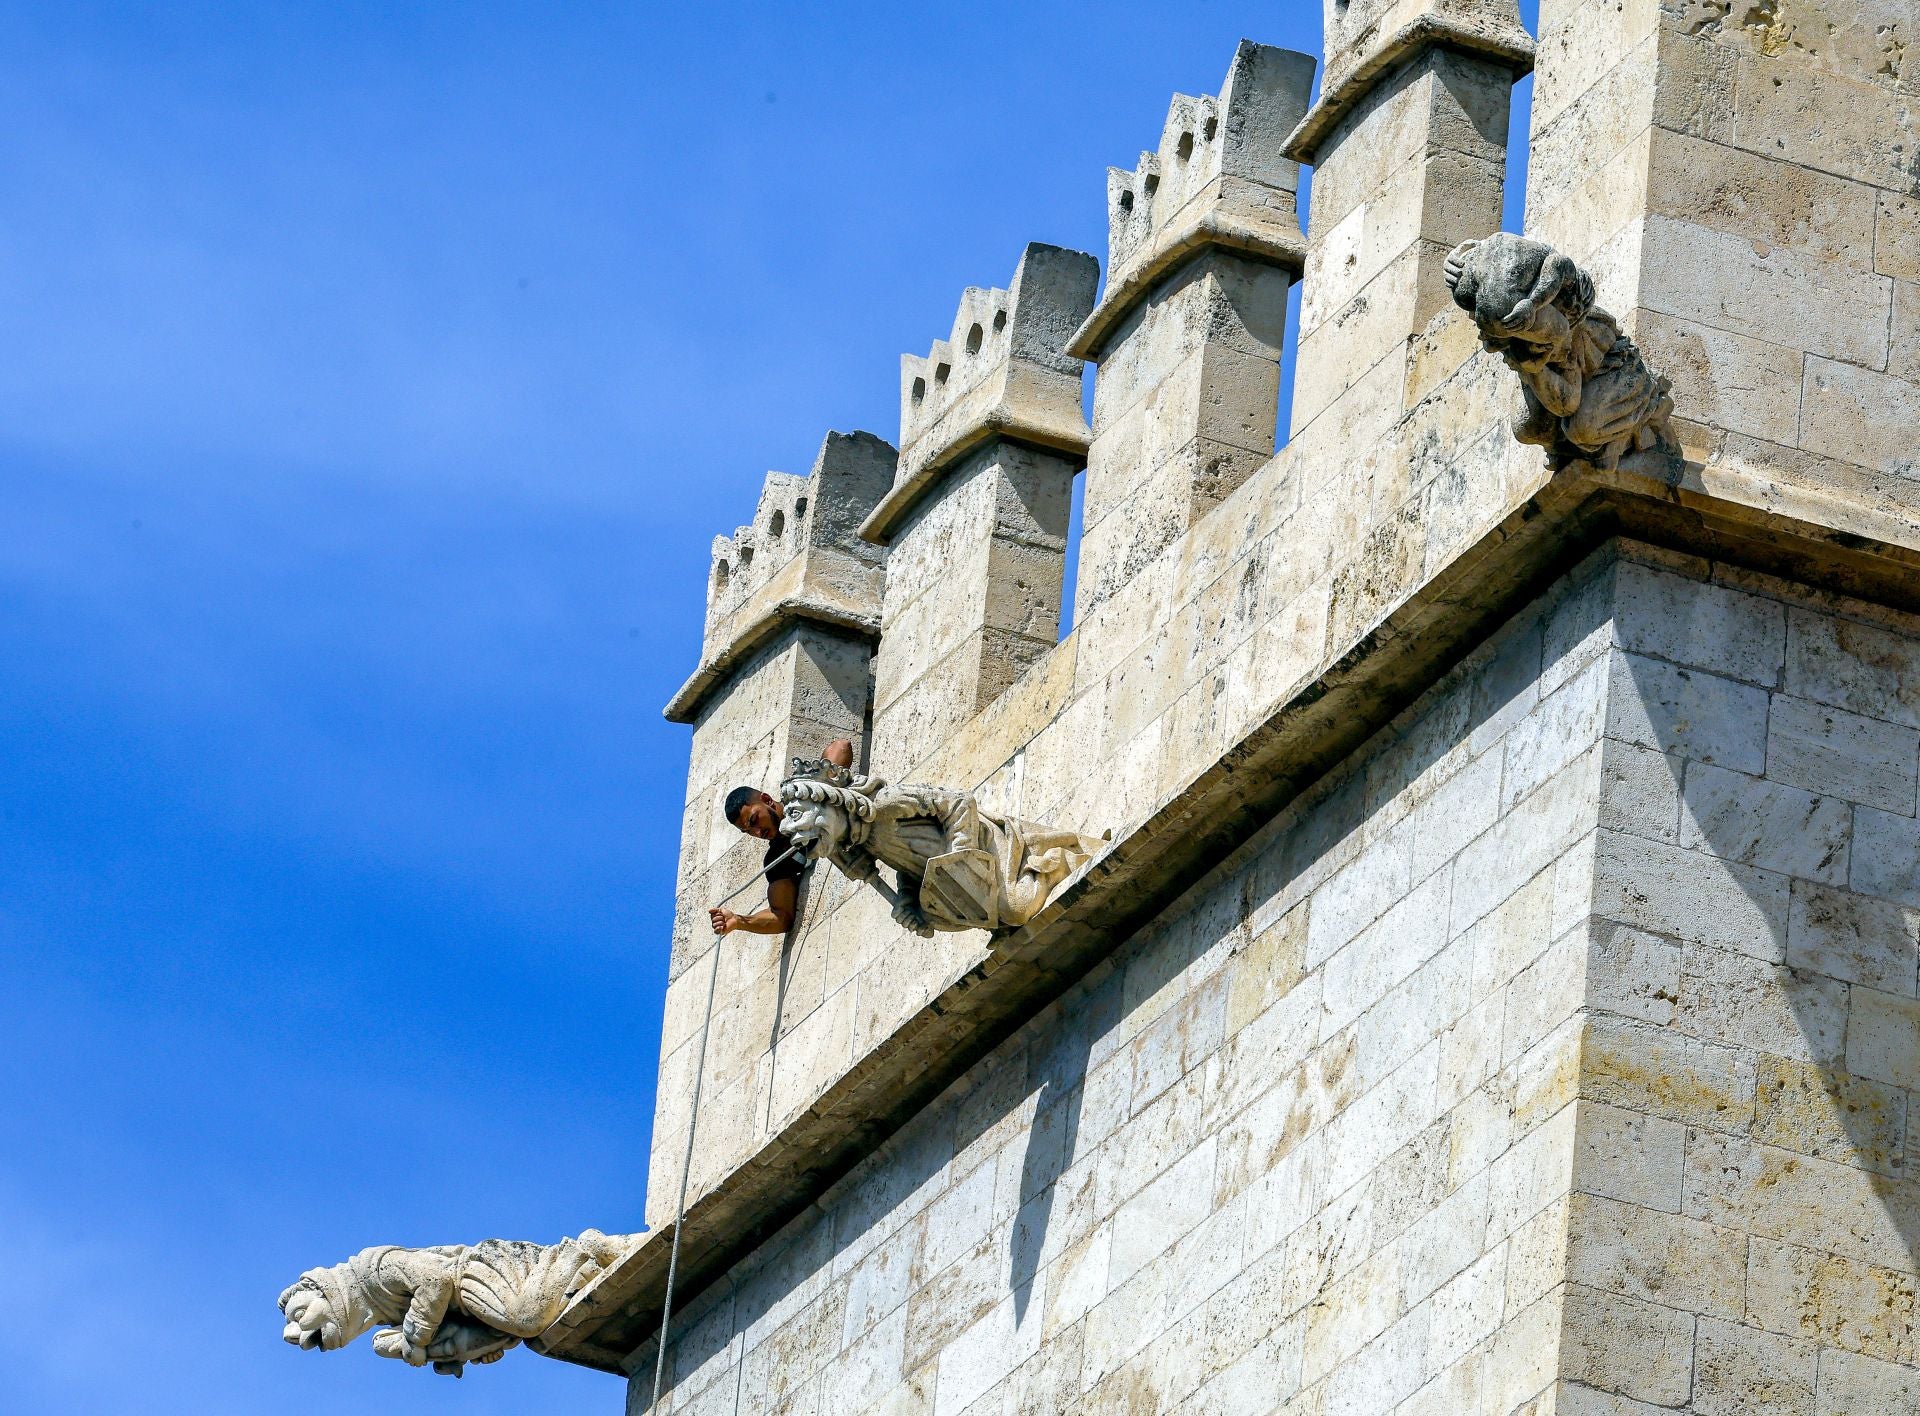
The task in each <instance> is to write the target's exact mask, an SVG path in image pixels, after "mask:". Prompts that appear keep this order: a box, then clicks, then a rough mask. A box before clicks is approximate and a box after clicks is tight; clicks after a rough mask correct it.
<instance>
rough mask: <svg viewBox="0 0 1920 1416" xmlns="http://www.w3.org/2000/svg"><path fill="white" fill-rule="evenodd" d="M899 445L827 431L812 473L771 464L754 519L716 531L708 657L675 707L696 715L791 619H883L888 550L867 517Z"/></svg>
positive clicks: (868, 626) (872, 626) (867, 622)
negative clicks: (872, 539)
mask: <svg viewBox="0 0 1920 1416" xmlns="http://www.w3.org/2000/svg"><path fill="white" fill-rule="evenodd" d="M894 462H895V453H894V450H893V445H892V444H891V443H889V442H887V441H886V440H885V439H883V438H879V437H876V436H874V435H873V434H872V433H828V434H827V436H826V438H825V440H824V441H822V442H821V444H820V452H819V454H818V456H816V457H815V459H814V464H813V470H812V471H811V472H809V473H808V474H807V475H806V476H804V477H799V476H795V475H794V474H793V473H790V472H769V473H767V475H766V480H765V481H764V482H763V483H762V485H761V488H760V500H759V502H758V504H757V505H756V506H755V508H754V513H753V520H752V522H750V523H749V524H747V525H745V526H742V527H740V528H739V529H738V530H736V531H735V532H734V533H733V534H732V535H731V536H716V537H714V539H713V559H712V569H711V570H710V571H709V572H708V575H707V615H706V630H705V634H704V635H703V637H702V642H701V654H700V666H699V668H697V669H696V670H695V671H694V674H693V676H692V677H691V678H690V679H688V680H687V682H686V683H685V684H684V685H683V686H682V687H681V689H680V691H679V692H678V693H677V694H675V695H674V698H673V701H672V702H671V703H670V704H669V705H668V706H667V716H668V717H669V718H670V719H673V720H674V721H676V722H692V721H693V720H694V715H696V714H697V713H698V712H699V711H700V709H701V707H702V706H703V705H704V704H705V702H706V700H707V697H708V695H709V694H710V693H711V692H712V691H713V690H714V689H715V688H716V687H718V686H719V685H720V684H721V683H722V682H723V681H724V679H725V678H726V676H727V675H728V674H729V673H731V672H732V671H733V669H734V668H736V667H737V666H738V665H739V664H741V663H743V662H744V661H745V660H746V659H747V658H748V657H749V656H750V655H751V654H752V653H753V652H754V650H755V649H757V648H758V647H759V646H760V645H761V644H762V643H764V642H766V641H767V640H768V639H769V638H770V637H772V636H773V635H774V634H775V633H776V632H777V631H778V629H779V628H780V627H781V626H782V625H783V624H785V623H787V622H789V621H792V620H794V619H812V620H816V621H819V622H821V623H823V624H828V625H834V626H838V627H840V628H844V629H847V630H850V631H853V632H856V633H860V634H865V635H868V636H873V635H877V634H878V633H879V629H880V596H881V590H882V584H883V576H884V573H885V557H884V554H883V553H882V552H881V551H880V550H879V549H878V548H877V547H875V546H873V545H871V544H870V543H868V542H867V541H864V540H862V539H861V537H860V524H861V522H863V521H864V520H865V519H866V518H867V517H868V516H869V515H870V514H871V513H872V511H873V508H874V506H875V504H876V503H877V502H878V501H879V500H880V498H881V496H882V495H883V494H884V493H885V492H886V489H887V487H888V486H889V485H890V484H891V482H892V480H893V468H894Z"/></svg>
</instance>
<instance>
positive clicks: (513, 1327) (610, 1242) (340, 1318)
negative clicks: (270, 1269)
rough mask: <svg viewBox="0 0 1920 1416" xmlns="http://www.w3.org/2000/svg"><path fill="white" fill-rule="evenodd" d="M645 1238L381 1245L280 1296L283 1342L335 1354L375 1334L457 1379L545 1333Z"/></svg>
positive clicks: (384, 1349) (417, 1363)
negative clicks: (471, 1367)
mask: <svg viewBox="0 0 1920 1416" xmlns="http://www.w3.org/2000/svg"><path fill="white" fill-rule="evenodd" d="M644 1237H645V1236H643V1235H639V1234H602V1233H601V1232H600V1231H599V1230H597V1229H589V1230H586V1231H585V1232H583V1233H582V1234H581V1235H580V1237H579V1238H578V1239H562V1240H561V1241H560V1242H559V1243H558V1244H531V1243H527V1242H525V1241H522V1240H515V1239H486V1240H482V1241H481V1242H480V1243H478V1244H471V1245H469V1244H443V1245H440V1246H438V1247H435V1248H431V1249H401V1248H396V1247H395V1246H393V1245H390V1244H388V1245H380V1246H377V1247H375V1248H371V1249H362V1250H361V1251H360V1252H359V1253H357V1254H355V1255H354V1256H353V1257H352V1258H350V1259H348V1260H347V1261H346V1262H345V1263H340V1264H334V1265H333V1266H332V1267H331V1268H316V1269H308V1270H307V1271H306V1272H305V1273H303V1274H301V1275H300V1278H299V1281H298V1282H296V1283H294V1284H293V1285H292V1286H290V1287H289V1288H287V1289H286V1291H285V1292H283V1293H282V1294H281V1295H280V1311H281V1312H282V1313H283V1314H284V1315H285V1316H286V1320H287V1322H286V1327H285V1328H284V1329H283V1330H282V1332H281V1336H282V1337H284V1338H285V1339H286V1340H287V1341H288V1342H290V1343H292V1344H293V1345H294V1346H296V1347H301V1348H319V1349H320V1350H321V1351H326V1352H331V1351H333V1350H334V1349H335V1348H339V1347H345V1346H346V1345H347V1344H348V1343H349V1342H352V1341H353V1340H354V1339H355V1338H356V1337H358V1336H360V1334H361V1333H363V1332H366V1331H367V1330H368V1329H369V1328H374V1327H379V1328H381V1329H382V1331H380V1332H378V1333H375V1334H374V1339H373V1350H374V1351H375V1352H377V1353H378V1354H379V1355H380V1356H382V1357H395V1358H398V1359H399V1360H401V1361H403V1362H406V1363H407V1364H408V1365H409V1366H414V1367H424V1366H426V1365H427V1364H428V1363H432V1364H433V1369H434V1371H436V1372H440V1373H442V1374H444V1375H447V1376H454V1377H457V1376H459V1375H460V1372H461V1368H462V1367H464V1366H465V1365H466V1364H467V1363H468V1362H481V1363H485V1362H494V1361H498V1360H499V1358H500V1355H501V1354H502V1353H504V1352H505V1351H506V1350H507V1349H508V1348H510V1347H514V1346H517V1345H518V1344H519V1343H520V1341H521V1340H522V1339H523V1338H529V1337H538V1336H539V1335H540V1334H541V1333H543V1332H545V1331H546V1330H547V1328H548V1327H549V1326H551V1325H552V1323H553V1320H554V1319H555V1318H557V1317H559V1316H560V1311H561V1309H563V1308H564V1307H566V1305H567V1301H568V1299H570V1298H572V1297H573V1295H574V1294H576V1293H578V1292H579V1291H580V1290H581V1289H583V1288H585V1287H586V1286H587V1285H588V1284H589V1283H591V1282H593V1280H594V1279H596V1278H598V1277H599V1276H600V1274H601V1273H602V1272H603V1271H604V1270H606V1269H607V1268H609V1267H611V1266H612V1265H613V1264H615V1263H617V1262H618V1261H619V1260H620V1259H621V1258H623V1257H625V1256H626V1255H627V1254H628V1253H629V1252H630V1251H632V1250H633V1249H634V1248H636V1247H637V1246H638V1245H639V1243H640V1241H641V1240H642V1238H644Z"/></svg>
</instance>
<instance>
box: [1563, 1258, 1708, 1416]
mask: <svg viewBox="0 0 1920 1416" xmlns="http://www.w3.org/2000/svg"><path fill="white" fill-rule="evenodd" d="M1563 1301H1564V1304H1565V1314H1564V1316H1563V1318H1562V1328H1561V1340H1560V1341H1561V1345H1560V1371H1561V1375H1563V1376H1564V1377H1566V1378H1568V1379H1569V1380H1572V1381H1577V1382H1580V1383H1583V1384H1584V1385H1587V1386H1590V1387H1594V1388H1597V1389H1598V1390H1600V1391H1605V1392H1611V1393H1614V1394H1615V1395H1618V1396H1625V1397H1630V1398H1632V1399H1634V1400H1639V1401H1646V1402H1650V1403H1651V1404H1653V1405H1655V1406H1678V1405H1680V1404H1681V1403H1682V1402H1684V1401H1686V1399H1687V1396H1688V1393H1689V1392H1690V1391H1691V1389H1692V1386H1693V1341H1694V1337H1693V1332H1694V1316H1693V1314H1691V1313H1680V1312H1675V1311H1674V1310H1673V1309H1671V1308H1665V1307H1661V1306H1660V1305H1659V1304H1656V1303H1647V1302H1643V1301H1641V1300H1640V1299H1637V1298H1628V1297H1623V1296H1621V1295H1618V1294H1611V1293H1599V1292H1595V1291H1594V1290H1592V1289H1588V1288H1581V1287H1579V1286H1577V1285H1574V1284H1569V1285H1568V1286H1567V1288H1566V1289H1565V1298H1564V1300H1563Z"/></svg>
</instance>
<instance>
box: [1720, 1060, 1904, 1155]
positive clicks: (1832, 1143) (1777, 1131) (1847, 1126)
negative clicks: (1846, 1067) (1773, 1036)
mask: <svg viewBox="0 0 1920 1416" xmlns="http://www.w3.org/2000/svg"><path fill="white" fill-rule="evenodd" d="M1906 1120H1907V1098H1906V1094H1905V1093H1904V1092H1903V1091H1902V1090H1901V1089H1900V1088H1898V1087H1894V1086H1891V1085H1888V1084H1885V1083H1880V1082H1873V1081H1868V1080H1867V1079H1865V1078H1862V1077H1854V1076H1849V1075H1848V1074H1847V1073H1845V1072H1841V1071H1838V1070H1835V1069H1834V1068H1833V1067H1832V1066H1830V1065H1829V1066H1825V1067H1820V1066H1815V1065H1813V1064H1811V1063H1807V1062H1798V1061H1791V1060H1789V1059H1787V1058H1784V1057H1761V1058H1760V1059H1759V1063H1758V1073H1757V1076H1756V1077H1755V1081H1754V1118H1753V1131H1752V1135H1753V1138H1754V1139H1755V1140H1756V1141H1760V1142H1763V1143H1764V1144H1766V1145H1770V1146H1781V1147H1784V1148H1785V1149H1788V1150H1795V1151H1799V1152H1800V1153H1801V1154H1803V1155H1813V1156H1819V1157H1820V1158H1822V1159H1823V1160H1832V1161H1838V1162H1839V1163H1841V1164H1842V1165H1855V1166H1859V1167H1860V1168H1862V1169H1865V1170H1873V1171H1877V1172H1880V1173H1882V1174H1889V1173H1892V1171H1893V1170H1894V1168H1895V1167H1897V1166H1898V1165H1899V1164H1900V1163H1901V1160H1902V1157H1903V1154H1904V1147H1905V1141H1906Z"/></svg>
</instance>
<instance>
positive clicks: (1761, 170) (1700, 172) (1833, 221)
mask: <svg viewBox="0 0 1920 1416" xmlns="http://www.w3.org/2000/svg"><path fill="white" fill-rule="evenodd" d="M1651 162H1652V165H1651V172H1650V179H1651V180H1650V182H1649V187H1648V192H1647V210H1648V211H1650V212H1652V213H1653V214H1655V215H1658V216H1662V217H1668V218H1671V219H1673V220H1675V221H1684V222H1689V223H1692V224H1693V225H1695V226H1701V227H1706V228H1707V229H1709V230H1713V231H1720V232H1725V233H1727V234H1729V235H1733V236H1738V237H1741V238H1743V239H1745V240H1747V241H1750V242H1753V243H1756V244H1757V245H1761V246H1767V247H1785V248H1788V249H1791V250H1794V251H1798V252H1800V253H1802V254H1803V255H1806V256H1809V257H1812V258H1813V259H1815V260H1819V261H1825V262H1832V263H1835V264H1837V265H1840V266H1843V267H1847V268H1850V269H1854V270H1862V271H1864V270H1868V269H1872V268H1874V266H1875V265H1876V262H1874V261H1873V259H1872V255H1873V252H1874V250H1875V238H1874V228H1875V221H1876V208H1879V209H1881V210H1884V206H1883V202H1884V198H1885V195H1886V194H1884V193H1880V192H1877V191H1876V190H1875V189H1874V188H1873V187H1871V186H1868V185H1866V184H1865V183H1862V182H1852V181H1847V180H1845V179H1843V178H1839V177H1832V176H1828V175H1826V174H1824V173H1821V172H1817V171H1814V170H1812V169H1810V168H1808V167H1806V166H1804V165H1800V164H1796V163H1793V162H1791V161H1788V160H1786V159H1784V158H1782V157H1780V155H1779V153H1778V152H1777V151H1776V152H1774V153H1771V154H1754V153H1750V152H1746V151H1743V150H1742V149H1740V148H1736V147H1732V146H1729V145H1728V144H1727V143H1725V142H1704V141H1702V140H1700V139H1698V138H1694V137H1690V136H1688V135H1687V134H1685V133H1677V132H1670V131H1668V130H1667V129H1665V128H1655V129H1654V130H1653V146H1652V152H1651ZM1887 273H1889V272H1882V274H1887ZM1642 333H1644V331H1642Z"/></svg>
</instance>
